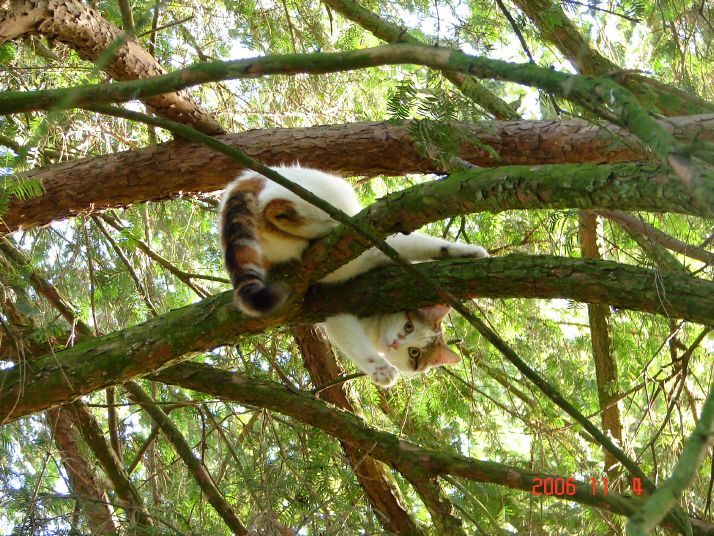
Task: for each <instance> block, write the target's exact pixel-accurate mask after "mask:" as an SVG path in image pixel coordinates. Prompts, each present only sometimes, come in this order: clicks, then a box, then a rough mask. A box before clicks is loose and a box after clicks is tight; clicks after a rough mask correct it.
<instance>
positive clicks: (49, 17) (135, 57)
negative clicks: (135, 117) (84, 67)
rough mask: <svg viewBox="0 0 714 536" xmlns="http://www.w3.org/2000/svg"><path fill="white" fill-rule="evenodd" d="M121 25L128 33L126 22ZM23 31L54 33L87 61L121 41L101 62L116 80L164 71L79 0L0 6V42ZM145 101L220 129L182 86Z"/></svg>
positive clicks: (205, 128) (207, 128)
mask: <svg viewBox="0 0 714 536" xmlns="http://www.w3.org/2000/svg"><path fill="white" fill-rule="evenodd" d="M122 13H123V11H122ZM125 24H127V22H126V20H125ZM125 30H126V31H127V32H129V33H131V28H130V27H127V28H125ZM28 34H39V35H42V36H44V37H47V38H50V39H56V40H57V41H60V42H62V43H65V44H66V45H68V46H70V47H71V48H73V49H74V50H76V51H77V53H78V54H79V56H80V57H81V58H82V59H85V60H89V61H97V60H98V59H99V58H100V57H101V56H102V54H104V53H105V52H106V51H107V50H108V49H111V48H112V47H114V48H117V45H118V44H119V43H122V44H121V46H120V47H118V48H117V49H116V50H115V51H113V54H112V56H111V58H110V59H109V61H108V62H107V64H106V65H104V66H103V67H102V68H103V70H105V71H106V72H107V73H108V74H109V75H110V76H111V77H112V78H114V79H115V80H136V79H145V78H149V77H152V76H156V75H161V74H165V73H166V70H165V69H164V68H163V67H162V66H161V65H160V64H159V63H158V62H157V61H156V60H155V59H154V57H153V56H152V55H151V54H149V53H148V52H147V51H146V50H144V49H143V48H142V46H141V45H140V44H139V42H138V41H137V40H136V39H135V38H134V37H130V36H128V35H126V34H123V33H122V31H121V30H120V29H119V28H117V27H116V26H114V25H113V24H112V23H110V22H109V21H107V20H105V19H104V18H103V17H102V16H101V15H100V14H99V13H97V12H96V11H94V10H93V9H91V8H90V7H89V6H87V5H86V4H84V3H83V2H81V1H79V0H13V1H11V2H9V8H8V9H6V10H0V43H3V42H6V41H9V40H11V39H16V38H18V37H20V36H23V35H28ZM144 102H145V103H146V104H147V106H149V107H150V108H151V109H152V110H153V111H154V112H155V113H157V114H159V115H162V116H165V117H169V118H171V119H174V120H175V121H179V122H181V123H189V124H191V125H193V126H195V127H196V128H197V129H198V130H200V131H202V132H205V133H206V134H219V133H221V132H223V129H222V128H221V126H220V125H219V124H218V123H217V122H216V121H215V119H213V118H212V117H211V116H210V115H209V114H208V113H207V112H205V111H204V110H203V109H202V108H201V107H200V106H199V105H198V104H197V103H195V102H194V101H193V99H192V97H191V96H190V95H189V94H188V93H187V92H185V91H178V92H173V93H166V94H164V95H155V96H152V97H150V98H147V99H145V101H144Z"/></svg>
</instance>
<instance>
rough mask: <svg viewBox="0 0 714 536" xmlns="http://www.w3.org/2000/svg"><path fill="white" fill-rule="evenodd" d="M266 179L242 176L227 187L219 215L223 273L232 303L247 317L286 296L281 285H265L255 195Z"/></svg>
mask: <svg viewBox="0 0 714 536" xmlns="http://www.w3.org/2000/svg"><path fill="white" fill-rule="evenodd" d="M264 181H265V179H263V178H262V177H256V176H252V177H245V178H243V177H242V178H240V179H238V180H237V181H235V182H233V183H231V184H230V185H229V186H228V188H226V193H225V194H224V196H223V201H222V202H221V207H220V212H219V214H220V215H219V222H220V234H221V245H222V247H223V255H224V261H225V265H226V270H227V271H228V275H229V276H230V278H231V283H232V284H233V302H234V303H235V304H236V306H237V307H238V308H239V309H240V310H241V311H243V312H244V313H245V314H247V315H249V316H262V315H264V314H267V313H269V312H270V311H272V310H273V309H276V308H278V307H279V306H281V305H282V304H283V303H284V302H285V300H286V299H287V297H288V294H289V293H288V290H287V289H286V288H285V286H284V285H282V284H280V283H278V284H272V285H268V284H267V283H266V281H265V272H266V267H267V263H266V262H265V260H264V259H263V252H262V249H261V247H260V241H259V239H258V233H257V224H258V218H259V216H258V214H256V212H257V205H258V194H259V193H260V190H261V188H262V187H263V183H264Z"/></svg>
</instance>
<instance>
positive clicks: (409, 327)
mask: <svg viewBox="0 0 714 536" xmlns="http://www.w3.org/2000/svg"><path fill="white" fill-rule="evenodd" d="M412 331H414V324H412V323H411V321H410V322H407V323H406V324H404V333H411V332H412ZM410 350H411V348H410ZM409 355H411V353H410V354H409Z"/></svg>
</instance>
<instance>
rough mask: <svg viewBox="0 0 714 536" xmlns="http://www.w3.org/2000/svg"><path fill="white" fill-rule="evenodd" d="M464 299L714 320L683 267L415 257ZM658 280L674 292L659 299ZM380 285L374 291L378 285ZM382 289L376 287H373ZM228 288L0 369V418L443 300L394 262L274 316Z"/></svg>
mask: <svg viewBox="0 0 714 536" xmlns="http://www.w3.org/2000/svg"><path fill="white" fill-rule="evenodd" d="M419 267H420V269H421V271H422V272H423V273H424V275H425V277H429V278H431V279H433V280H435V281H438V282H439V284H440V285H442V286H443V287H444V288H447V289H449V290H450V291H451V292H453V294H454V295H456V296H458V297H460V298H468V297H499V298H505V297H516V296H517V297H532V298H567V299H572V300H575V301H582V302H588V303H609V304H612V305H614V306H615V307H620V308H630V309H637V310H642V311H646V312H651V313H659V314H666V315H667V316H668V317H673V318H684V319H688V320H691V321H694V322H701V323H704V324H710V323H712V322H714V283H711V282H708V281H704V280H700V279H696V278H694V277H688V276H683V275H679V274H655V273H654V272H653V271H651V270H646V269H642V268H637V267H635V266H628V265H621V264H617V263H612V262H605V261H593V260H581V259H565V258H560V257H535V256H526V257H521V256H517V255H509V256H507V257H500V258H489V259H480V260H477V261H474V260H454V261H440V262H433V263H424V264H421V265H419ZM662 288H664V289H666V291H667V297H668V300H667V301H666V302H663V301H662ZM373 289H374V290H373ZM376 289H379V292H376ZM231 299H232V292H224V293H222V294H219V295H216V296H212V297H210V298H207V299H205V300H203V301H201V302H200V303H197V304H194V305H190V306H186V307H183V308H181V309H176V310H173V311H170V312H168V313H166V314H164V315H162V316H160V317H158V318H155V319H152V320H150V321H148V322H145V323H143V324H139V325H136V326H132V327H130V328H127V329H124V330H120V331H117V332H114V333H111V334H109V335H106V336H104V337H98V338H96V339H93V340H88V341H86V342H82V343H80V344H77V345H76V346H74V347H72V348H68V349H67V350H64V351H62V352H59V353H56V354H52V355H47V356H42V357H39V358H37V359H35V360H34V361H33V363H32V366H33V372H34V374H33V376H32V377H25V376H24V375H23V374H22V371H21V370H19V368H18V367H15V368H12V369H7V370H3V371H2V372H1V373H0V384H2V385H3V386H4V387H3V390H2V391H1V392H0V423H2V422H8V421H12V420H16V419H18V418H20V417H22V416H24V415H28V414H30V413H34V412H37V411H41V410H44V409H48V408H50V407H52V406H55V405H57V404H61V403H64V402H69V401H71V400H74V399H76V398H77V397H79V396H81V395H84V394H88V393H91V392H94V391H96V390H98V389H104V388H106V387H108V386H110V385H116V384H119V383H122V382H124V381H127V380H129V379H132V378H136V377H138V376H143V375H146V374H148V373H150V372H153V371H156V370H158V369H160V368H162V367H165V366H167V365H170V364H174V363H177V362H178V361H182V360H186V359H189V358H190V357H191V356H192V355H193V354H194V353H195V352H201V351H206V350H209V349H211V348H215V347H217V346H221V345H225V344H230V343H232V342H234V341H235V340H236V338H238V337H239V336H241V335H242V334H248V333H255V332H258V331H263V330H265V329H268V328H270V327H274V326H277V325H295V324H299V323H314V322H317V321H320V320H322V319H324V318H325V317H326V316H328V315H331V314H335V313H338V312H344V311H350V312H353V313H355V314H358V315H370V314H374V313H376V312H378V311H384V312H392V311H395V310H397V309H399V310H403V309H411V308H415V307H418V306H422V305H428V304H434V303H441V302H442V301H443V300H442V298H441V297H440V296H439V295H436V294H433V293H430V292H427V291H425V290H424V289H416V288H414V285H413V284H412V283H411V281H408V280H406V281H405V278H404V277H403V274H402V272H401V270H400V269H399V268H397V267H387V268H383V269H380V270H374V271H372V272H370V273H368V274H365V275H363V276H361V277H359V278H356V279H354V280H351V281H350V282H349V283H347V284H343V285H336V286H334V287H329V288H323V289H319V290H318V289H316V290H315V291H314V292H310V293H308V294H307V295H306V296H304V297H302V296H301V295H297V296H293V298H292V299H291V301H290V302H289V303H288V305H286V306H285V307H284V308H283V309H281V310H279V311H278V312H277V313H276V314H275V315H273V316H270V317H266V318H262V319H255V318H246V317H244V316H243V315H241V314H240V313H239V312H237V311H236V310H235V309H234V308H233V307H232V305H231Z"/></svg>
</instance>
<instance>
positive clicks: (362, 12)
mask: <svg viewBox="0 0 714 536" xmlns="http://www.w3.org/2000/svg"><path fill="white" fill-rule="evenodd" d="M322 3H323V4H325V5H326V6H329V7H331V8H332V9H334V10H335V11H337V12H338V13H340V14H341V15H342V16H343V17H345V18H347V19H349V20H351V21H353V22H356V23H357V24H359V25H360V26H361V27H362V28H364V29H365V30H367V31H369V32H372V33H373V34H374V35H375V36H376V37H378V38H379V39H382V40H384V41H386V42H387V43H412V44H423V42H422V41H421V40H420V39H418V38H417V37H415V36H413V35H412V34H410V33H409V32H408V30H407V29H406V28H403V27H400V26H398V25H396V24H394V23H392V22H389V21H388V20H385V19H383V18H381V17H380V16H379V15H377V14H376V13H373V12H371V11H369V10H368V9H365V8H364V7H362V6H360V5H359V4H357V3H356V2H353V1H351V0H322ZM441 74H442V75H443V76H444V78H446V79H447V80H448V81H449V82H451V83H452V84H454V86H456V88H457V89H459V90H460V91H461V92H462V93H463V94H464V95H466V96H467V97H468V98H470V99H471V100H473V101H474V102H475V103H476V104H478V105H479V106H481V107H482V108H483V109H485V110H487V111H488V112H490V113H492V114H493V116H494V117H495V118H496V119H520V117H519V115H518V113H516V112H515V111H514V110H513V109H512V108H511V107H510V106H509V105H508V104H507V103H506V102H504V101H503V100H502V99H501V98H500V97H498V96H497V95H496V94H495V93H493V92H492V91H491V90H489V89H488V88H487V87H485V86H484V85H483V84H481V83H480V82H479V81H478V80H476V79H475V78H473V77H471V76H465V75H464V74H463V73H458V72H454V71H448V70H443V71H441Z"/></svg>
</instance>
